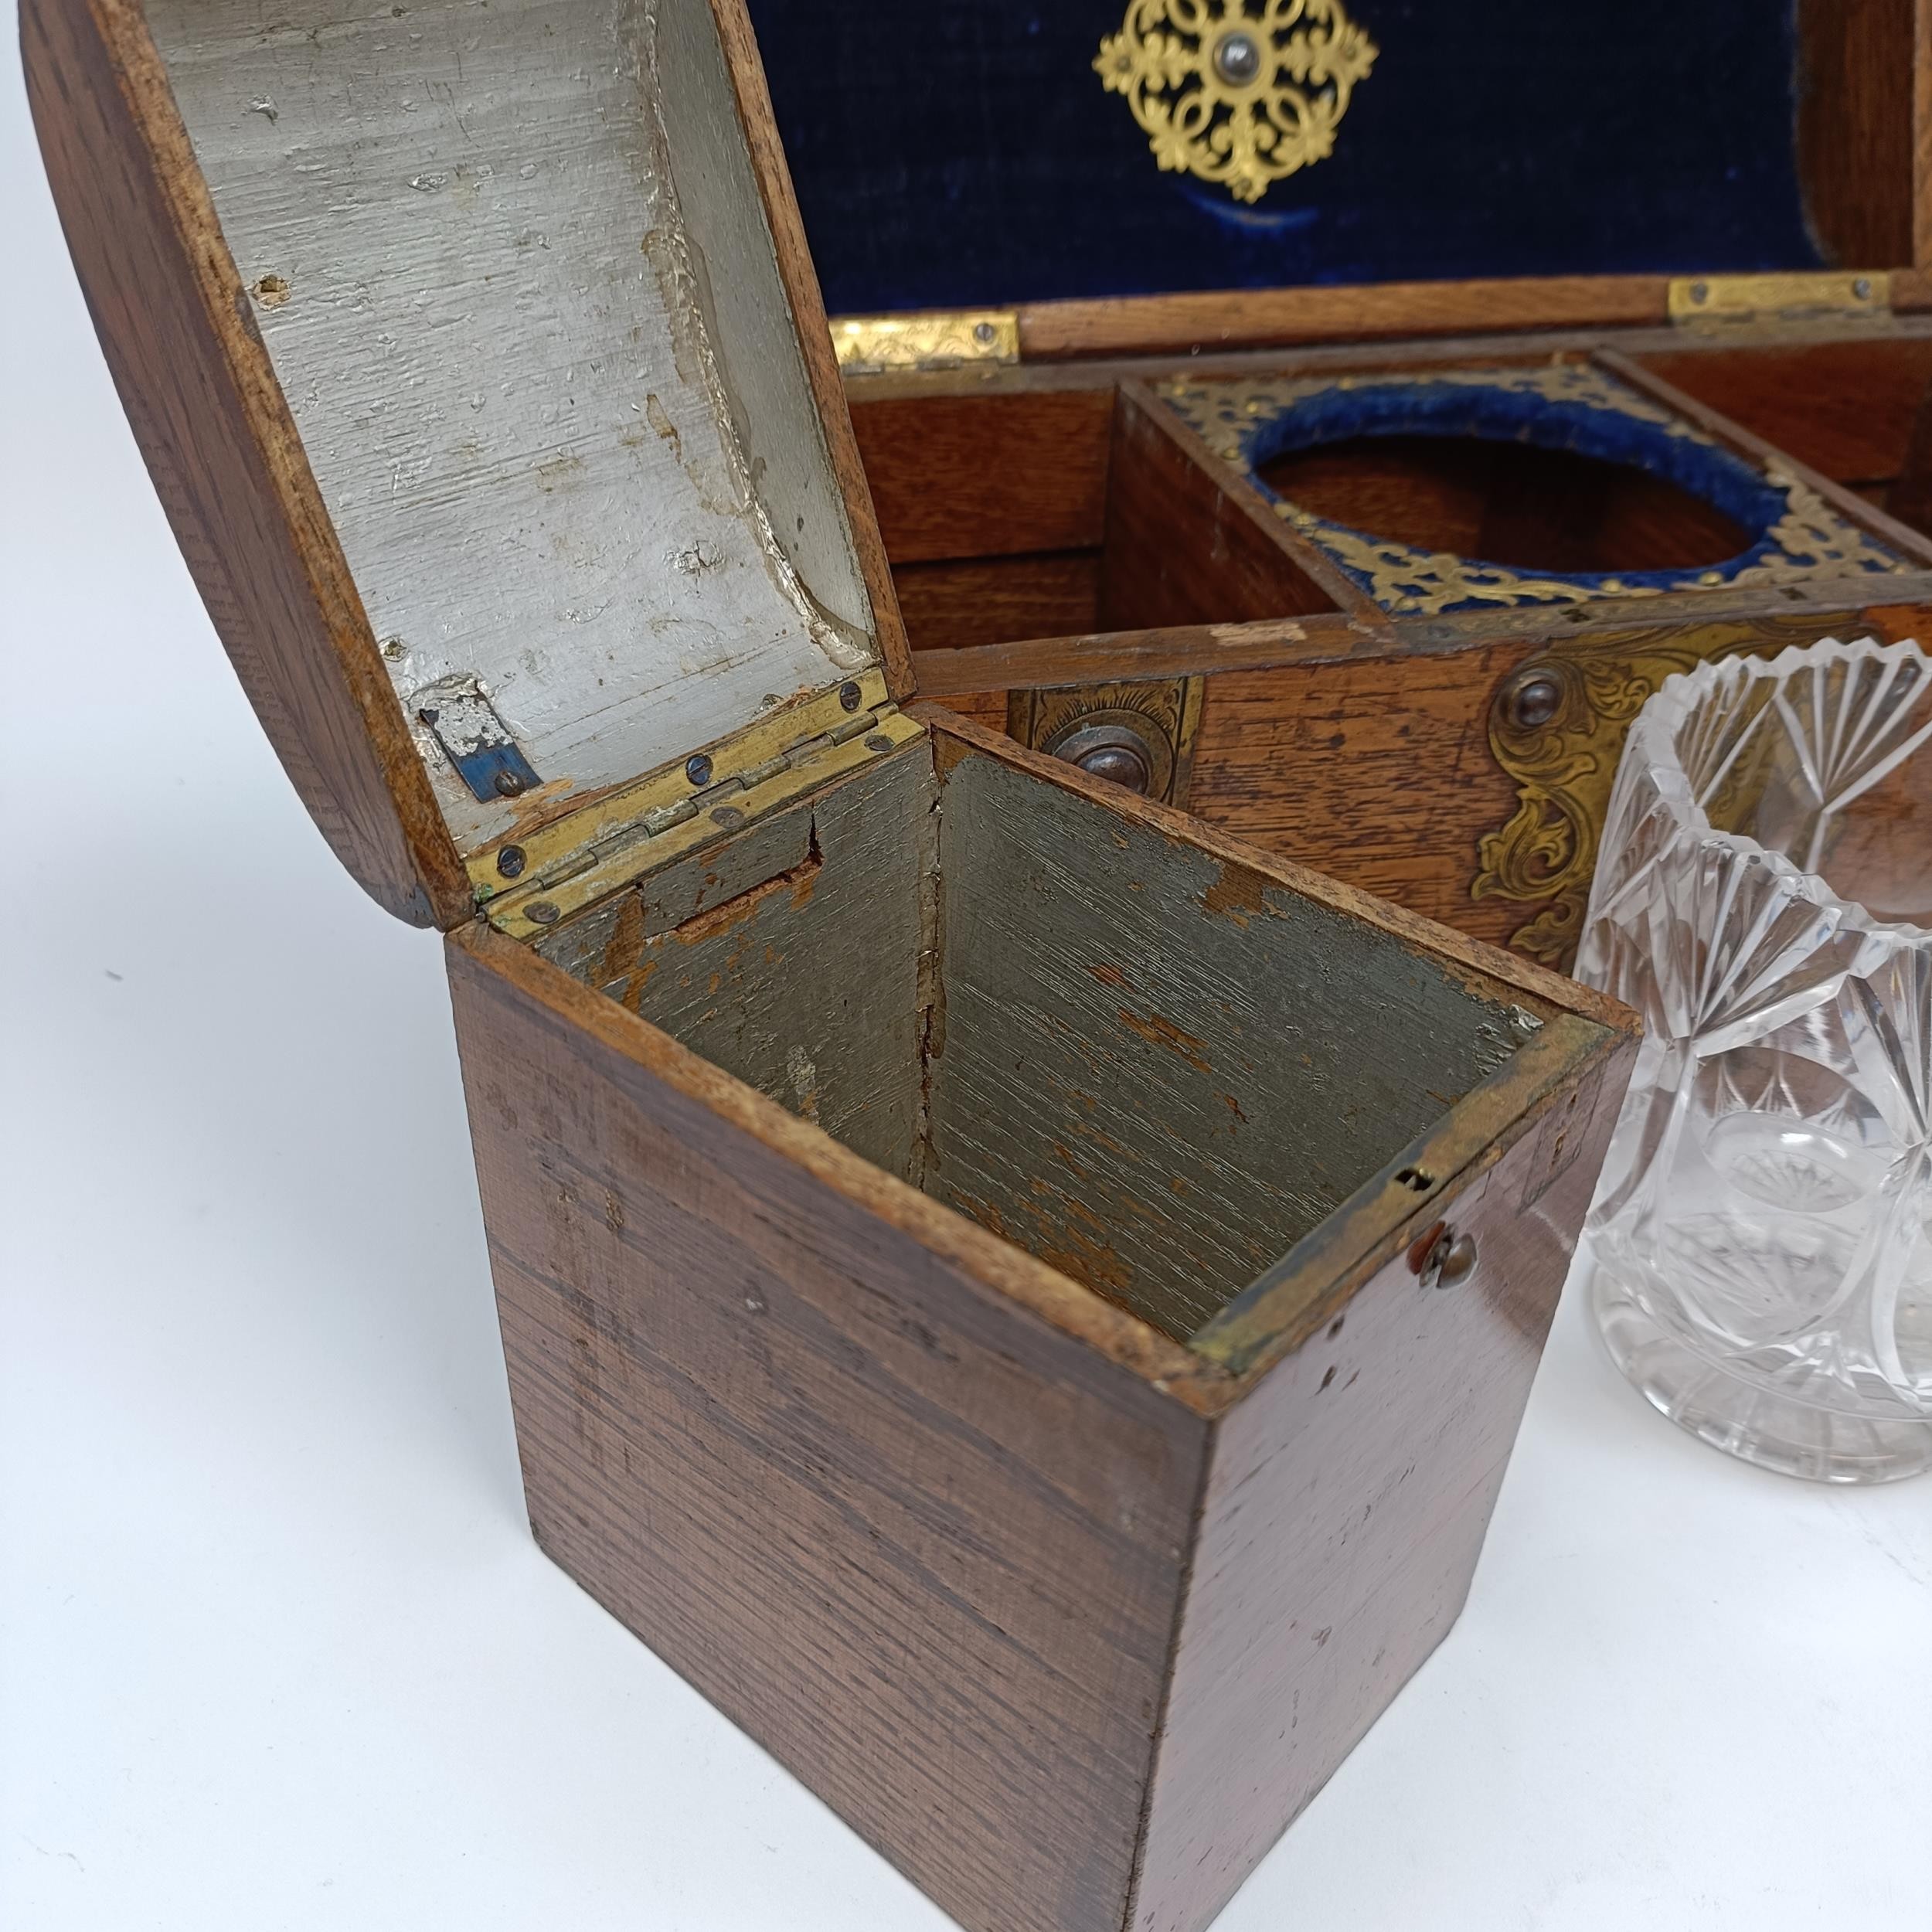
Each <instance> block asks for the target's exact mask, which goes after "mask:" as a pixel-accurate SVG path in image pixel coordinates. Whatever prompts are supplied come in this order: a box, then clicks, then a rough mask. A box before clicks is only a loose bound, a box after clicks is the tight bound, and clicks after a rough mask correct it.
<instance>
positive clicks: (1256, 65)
mask: <svg viewBox="0 0 1932 1932" xmlns="http://www.w3.org/2000/svg"><path fill="white" fill-rule="evenodd" d="M1214 71H1215V72H1216V73H1218V74H1219V76H1220V77H1221V78H1222V79H1223V80H1225V81H1226V83H1228V85H1229V86H1230V87H1246V86H1247V84H1248V83H1249V82H1250V81H1251V80H1253V79H1254V77H1255V76H1256V75H1257V74H1258V73H1260V71H1261V49H1260V46H1259V45H1258V44H1257V42H1256V40H1255V38H1254V36H1253V34H1251V33H1243V32H1241V31H1240V29H1238V28H1237V29H1236V30H1235V31H1234V32H1232V33H1224V34H1223V35H1222V36H1221V37H1220V39H1219V40H1217V41H1216V42H1215V43H1214Z"/></svg>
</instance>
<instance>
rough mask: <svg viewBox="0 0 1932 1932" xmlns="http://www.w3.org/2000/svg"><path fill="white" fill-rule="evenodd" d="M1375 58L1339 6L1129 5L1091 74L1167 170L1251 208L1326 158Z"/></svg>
mask: <svg viewBox="0 0 1932 1932" xmlns="http://www.w3.org/2000/svg"><path fill="white" fill-rule="evenodd" d="M1377 51H1378V49H1377V48H1376V44H1375V43H1374V42H1373V41H1372V40H1371V39H1369V36H1367V35H1366V33H1364V32H1362V29H1360V28H1359V27H1358V26H1356V25H1355V22H1353V21H1352V20H1351V19H1349V16H1348V15H1347V14H1346V13H1345V12H1343V10H1342V5H1341V0H1130V4H1129V5H1128V9H1127V17H1126V19H1124V20H1123V21H1122V22H1121V30H1120V32H1118V33H1114V34H1109V35H1108V36H1107V38H1106V39H1104V40H1103V41H1102V42H1101V43H1100V53H1098V55H1097V56H1095V59H1094V72H1095V73H1097V74H1098V75H1099V76H1100V83H1101V85H1102V86H1103V87H1105V88H1106V89H1107V92H1108V93H1109V94H1124V95H1125V96H1126V97H1127V104H1128V107H1129V108H1130V109H1131V111H1132V112H1133V115H1134V119H1135V120H1136V121H1138V122H1139V123H1140V124H1141V127H1142V128H1144V129H1145V131H1146V133H1147V136H1148V145H1149V146H1150V147H1151V148H1152V149H1153V151H1154V158H1155V160H1156V161H1157V162H1158V163H1159V164H1160V165H1161V167H1162V169H1163V170H1165V171H1166V172H1170V173H1175V174H1179V173H1186V174H1190V175H1195V176H1196V177H1197V178H1198V179H1200V180H1202V181H1206V182H1215V183H1216V184H1217V185H1219V186H1221V187H1223V188H1225V189H1227V191H1228V192H1229V193H1230V194H1231V195H1232V196H1233V197H1234V198H1235V199H1236V201H1245V202H1256V201H1259V200H1260V199H1261V197H1262V196H1264V195H1265V194H1266V193H1267V192H1268V190H1269V189H1270V188H1271V187H1272V186H1273V185H1274V183H1275V182H1277V181H1282V180H1285V179H1287V176H1289V175H1292V174H1294V173H1296V172H1298V171H1299V170H1300V169H1301V168H1306V167H1308V165H1310V164H1311V162H1318V161H1321V160H1322V159H1324V158H1325V157H1326V156H1328V155H1330V154H1332V153H1333V152H1334V151H1335V130H1336V128H1338V126H1339V125H1340V124H1341V121H1342V116H1343V115H1344V114H1346V113H1347V112H1348V111H1349V96H1350V95H1351V94H1352V93H1353V92H1354V91H1355V85H1356V83H1358V82H1359V81H1362V80H1366V79H1367V78H1368V76H1369V69H1370V68H1371V67H1372V66H1374V65H1375V59H1376V53H1377Z"/></svg>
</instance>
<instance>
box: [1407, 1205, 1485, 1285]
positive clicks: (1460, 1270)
mask: <svg viewBox="0 0 1932 1932" xmlns="http://www.w3.org/2000/svg"><path fill="white" fill-rule="evenodd" d="M1478 1258H1479V1257H1478V1254H1477V1252H1476V1237H1475V1236H1474V1235H1473V1234H1458V1233H1457V1232H1456V1231H1455V1230H1454V1228H1452V1227H1451V1226H1449V1225H1448V1223H1447V1222H1444V1221H1438V1222H1437V1223H1436V1224H1435V1225H1434V1226H1433V1227H1431V1228H1429V1229H1427V1230H1425V1231H1424V1232H1423V1235H1422V1237H1421V1238H1420V1240H1418V1241H1417V1243H1416V1244H1415V1246H1414V1247H1412V1248H1411V1249H1410V1250H1409V1266H1410V1268H1411V1270H1413V1272H1414V1273H1415V1274H1416V1275H1417V1277H1418V1278H1419V1279H1420V1281H1421V1283H1422V1285H1423V1287H1425V1288H1455V1287H1461V1285H1462V1284H1463V1283H1464V1282H1465V1281H1468V1279H1469V1277H1471V1275H1472V1274H1475V1271H1476V1263H1477V1261H1478Z"/></svg>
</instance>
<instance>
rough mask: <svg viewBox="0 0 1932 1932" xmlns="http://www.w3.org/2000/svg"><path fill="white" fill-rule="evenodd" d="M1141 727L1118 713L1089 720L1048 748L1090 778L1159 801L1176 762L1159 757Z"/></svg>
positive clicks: (1079, 721) (1135, 720)
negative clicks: (1104, 781)
mask: <svg viewBox="0 0 1932 1932" xmlns="http://www.w3.org/2000/svg"><path fill="white" fill-rule="evenodd" d="M1139 723H1140V721H1139V720H1138V719H1134V718H1133V717H1132V716H1131V714H1128V715H1123V714H1122V713H1118V712H1113V713H1107V714H1105V715H1104V716H1088V717H1086V718H1083V719H1080V720H1078V721H1077V723H1076V724H1075V726H1074V727H1073V730H1070V731H1067V732H1064V733H1061V734H1060V736H1057V737H1056V738H1055V739H1053V740H1052V741H1051V743H1049V745H1048V746H1047V747H1046V749H1047V750H1050V751H1051V752H1052V753H1053V756H1054V757H1056V758H1060V759H1063V760H1065V761H1066V763H1067V764H1070V765H1078V766H1079V767H1080V770H1083V772H1085V773H1086V774H1087V775H1088V777H1093V778H1105V779H1107V781H1110V782H1111V784H1117V785H1124V786H1125V787H1127V789H1128V791H1137V792H1138V793H1139V794H1141V796H1142V797H1143V798H1147V797H1150V796H1151V797H1158V796H1160V795H1161V794H1162V793H1163V792H1164V791H1165V790H1166V777H1165V772H1166V770H1167V769H1169V768H1171V767H1172V763H1173V760H1172V757H1171V756H1170V757H1168V758H1167V759H1166V760H1161V759H1160V758H1159V757H1158V753H1156V752H1155V748H1154V746H1153V744H1152V743H1151V740H1150V739H1149V738H1148V736H1147V733H1145V732H1144V731H1142V730H1141V729H1139V728H1138V727H1139ZM1149 723H1150V728H1151V721H1149ZM1157 774H1158V777H1157Z"/></svg>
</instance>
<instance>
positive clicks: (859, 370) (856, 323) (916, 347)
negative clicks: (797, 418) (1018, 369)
mask: <svg viewBox="0 0 1932 1932" xmlns="http://www.w3.org/2000/svg"><path fill="white" fill-rule="evenodd" d="M832 347H833V349H835V351H836V352H838V366H839V367H840V369H843V370H844V371H845V373H846V374H847V375H849V376H876V375H879V374H882V373H883V372H885V371H886V370H888V369H951V368H953V367H955V366H957V365H960V364H962V363H975V364H978V363H981V362H985V363H989V364H998V363H1004V362H1018V361H1019V310H1017V309H1013V308H954V309H927V310H919V311H913V312H911V313H909V314H906V315H835V316H834V317H833V318H832Z"/></svg>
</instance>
